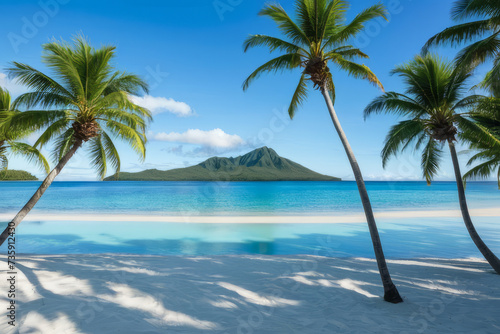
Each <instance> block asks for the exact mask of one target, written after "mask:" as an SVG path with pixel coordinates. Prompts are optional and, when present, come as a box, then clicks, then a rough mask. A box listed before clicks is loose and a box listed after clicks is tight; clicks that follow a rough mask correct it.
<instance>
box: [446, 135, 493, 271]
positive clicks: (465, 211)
mask: <svg viewBox="0 0 500 334" xmlns="http://www.w3.org/2000/svg"><path fill="white" fill-rule="evenodd" d="M448 144H449V146H450V151H451V158H452V160H453V167H454V168H455V177H456V179H457V187H458V198H459V200H460V209H461V210H462V216H463V218H464V223H465V226H466V227H467V231H469V234H470V237H471V238H472V241H474V243H475V244H476V246H477V248H478V249H479V251H480V252H481V253H482V254H483V256H484V258H485V259H486V261H488V263H489V264H490V265H491V266H492V267H493V269H495V271H496V272H497V273H498V274H500V260H499V259H498V257H496V255H495V254H493V252H492V251H491V250H490V249H489V248H488V246H486V244H485V243H484V242H483V240H482V239H481V237H480V236H479V234H478V233H477V231H476V228H475V227H474V224H473V223H472V219H471V218H470V214H469V208H468V207H467V199H466V198H465V190H464V183H463V181H462V174H461V172H460V165H459V163H458V157H457V151H456V149H455V144H454V143H453V141H452V140H449V141H448Z"/></svg>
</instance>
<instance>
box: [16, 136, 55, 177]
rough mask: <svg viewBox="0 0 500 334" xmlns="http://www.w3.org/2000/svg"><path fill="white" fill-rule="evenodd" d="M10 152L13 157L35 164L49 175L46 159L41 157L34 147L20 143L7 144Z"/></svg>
mask: <svg viewBox="0 0 500 334" xmlns="http://www.w3.org/2000/svg"><path fill="white" fill-rule="evenodd" d="M9 148H10V152H11V153H12V154H14V155H18V156H23V157H25V158H26V159H27V160H28V161H29V162H33V163H35V164H36V165H37V166H38V167H40V169H43V170H44V171H45V172H46V173H47V174H48V173H50V165H49V163H48V162H47V159H45V157H44V156H43V155H42V153H41V152H40V151H39V150H37V149H36V148H35V147H33V146H31V145H28V144H25V143H20V142H14V141H10V142H9Z"/></svg>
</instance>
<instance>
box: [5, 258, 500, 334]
mask: <svg viewBox="0 0 500 334" xmlns="http://www.w3.org/2000/svg"><path fill="white" fill-rule="evenodd" d="M0 265H2V266H5V267H6V264H5V263H4V264H0ZM389 267H390V270H391V272H392V275H393V279H394V281H395V283H396V284H397V285H398V287H399V290H400V293H401V295H402V296H403V298H404V300H405V302H404V303H402V304H398V305H393V304H389V303H386V302H384V301H383V300H382V288H381V285H380V278H379V275H378V272H377V270H376V265H375V262H374V260H372V259H366V258H341V259H340V258H326V257H317V256H305V255H303V256H256V255H252V256H250V255H247V256H210V257H181V256H143V255H123V254H121V255H116V254H108V255H106V254H105V255H49V256H41V255H40V256H39V255H36V256H35V255H23V256H19V257H18V274H17V281H16V290H17V294H16V303H17V304H16V306H17V309H16V311H17V315H16V327H15V329H14V328H12V327H11V326H9V325H8V324H7V321H8V319H7V317H6V316H5V315H6V313H7V311H6V308H7V299H6V297H7V294H6V292H7V290H8V286H7V285H8V284H7V279H6V276H7V274H6V272H5V271H2V272H1V274H0V275H1V279H0V291H1V293H0V309H1V310H3V311H2V313H3V316H2V317H1V318H0V333H23V334H25V333H51V334H52V333H58V334H59V333H61V334H62V333H220V334H229V333H231V334H232V333H235V334H240V333H245V334H248V333H263V334H265V333H269V334H271V333H272V334H276V333H278V334H279V333H284V334H289V333H300V334H307V333H311V334H313V333H314V334H321V333H398V334H403V333H472V334H474V333H477V334H479V333H500V275H496V274H494V272H493V270H491V269H490V267H489V266H488V264H487V263H485V262H484V261H482V260H479V259H455V260H445V259H412V260H390V261H389ZM0 269H2V270H4V268H0ZM5 269H6V268H5Z"/></svg>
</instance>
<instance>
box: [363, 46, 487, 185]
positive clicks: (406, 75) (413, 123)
mask: <svg viewBox="0 0 500 334" xmlns="http://www.w3.org/2000/svg"><path fill="white" fill-rule="evenodd" d="M392 74H396V75H399V76H400V77H401V78H402V79H403V81H404V83H405V86H406V90H405V92H404V93H396V92H387V93H385V94H383V95H381V96H379V97H377V98H375V99H374V100H373V101H372V102H371V103H370V104H369V105H368V106H367V107H366V109H365V117H367V116H369V115H371V114H378V113H389V114H395V115H398V116H403V117H404V118H405V120H403V121H400V122H399V123H398V124H396V125H394V126H393V127H392V128H391V129H390V131H389V134H388V135H387V137H386V140H385V146H384V148H383V150H382V161H383V164H384V167H385V165H386V164H387V162H388V160H389V158H390V157H391V156H393V155H396V154H398V153H400V152H402V151H405V150H406V149H407V148H409V147H411V146H413V147H414V148H415V149H416V150H422V160H421V166H422V170H423V175H424V177H425V178H426V180H427V182H428V183H430V182H431V181H432V179H433V178H434V176H435V175H436V173H437V172H438V169H439V163H440V161H441V156H442V153H443V151H442V146H443V143H444V142H446V141H455V140H456V136H457V134H458V133H459V131H460V133H463V132H467V133H475V134H476V135H477V136H479V137H481V138H484V137H485V136H486V135H485V134H484V133H482V132H480V131H479V129H478V127H477V125H476V124H474V123H473V122H472V121H471V120H469V119H468V118H467V116H468V112H469V110H470V108H472V107H473V106H475V105H476V104H477V103H478V101H479V100H480V99H481V98H483V97H482V96H479V95H467V94H466V93H467V91H468V90H467V81H468V79H469V78H470V77H471V71H470V70H469V71H466V70H463V69H460V68H455V67H453V66H452V65H451V64H450V63H449V62H447V61H444V60H442V59H440V58H439V57H437V56H435V55H432V54H427V55H426V56H417V57H415V58H414V59H413V60H412V61H410V62H409V63H407V64H404V65H400V66H397V67H396V68H395V69H394V70H393V71H392Z"/></svg>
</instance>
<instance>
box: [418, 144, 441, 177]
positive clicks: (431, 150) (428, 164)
mask: <svg viewBox="0 0 500 334" xmlns="http://www.w3.org/2000/svg"><path fill="white" fill-rule="evenodd" d="M442 154H443V150H442V149H441V148H440V147H439V144H438V143H437V142H436V141H435V140H434V139H432V138H431V139H429V142H428V143H427V145H426V146H425V148H424V151H423V153H422V162H421V166H422V171H423V176H424V177H425V180H426V181H427V184H428V185H430V184H431V182H432V180H433V179H434V176H436V174H437V172H438V171H439V164H440V161H441V157H442Z"/></svg>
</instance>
